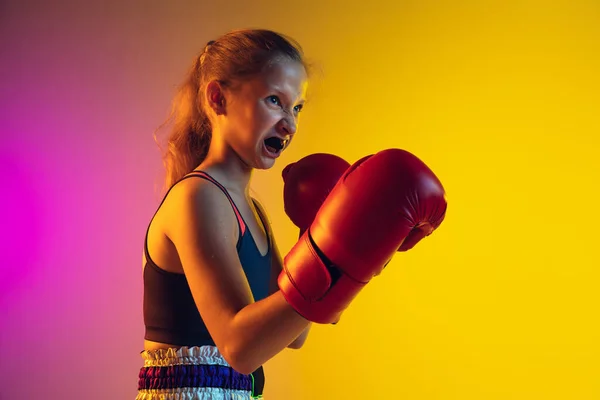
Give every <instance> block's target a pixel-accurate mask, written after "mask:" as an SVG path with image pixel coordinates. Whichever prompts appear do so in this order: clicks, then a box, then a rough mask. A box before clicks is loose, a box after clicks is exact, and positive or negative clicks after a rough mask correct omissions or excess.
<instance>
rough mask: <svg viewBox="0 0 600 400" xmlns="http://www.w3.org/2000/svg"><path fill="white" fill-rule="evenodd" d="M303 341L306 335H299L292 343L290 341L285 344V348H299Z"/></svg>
mask: <svg viewBox="0 0 600 400" xmlns="http://www.w3.org/2000/svg"><path fill="white" fill-rule="evenodd" d="M304 342H306V336H305V335H301V336H300V337H299V338H297V339H296V340H294V341H293V342H292V343H290V344H289V345H288V346H287V348H288V349H294V350H298V349H301V348H302V346H304Z"/></svg>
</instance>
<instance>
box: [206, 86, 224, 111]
mask: <svg viewBox="0 0 600 400" xmlns="http://www.w3.org/2000/svg"><path fill="white" fill-rule="evenodd" d="M206 101H207V104H208V107H210V108H211V109H212V110H213V111H214V113H215V114H216V115H223V114H225V93H224V92H223V88H222V87H221V85H220V84H219V82H217V81H210V82H209V83H208V85H206Z"/></svg>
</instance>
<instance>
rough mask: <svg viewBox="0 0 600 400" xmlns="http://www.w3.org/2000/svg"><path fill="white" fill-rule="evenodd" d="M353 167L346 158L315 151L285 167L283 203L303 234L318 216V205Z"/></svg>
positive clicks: (286, 211) (319, 205)
mask: <svg viewBox="0 0 600 400" xmlns="http://www.w3.org/2000/svg"><path fill="white" fill-rule="evenodd" d="M349 167H350V163H348V162H347V161H346V160H344V159H343V158H340V157H338V156H335V155H333V154H325V153H316V154H311V155H309V156H306V157H304V158H302V159H300V160H298V161H297V162H295V163H292V164H289V165H288V166H286V167H285V168H284V169H283V172H282V177H283V181H284V186H283V203H284V208H285V213H286V214H287V216H288V217H289V218H290V220H291V221H292V222H293V223H294V225H296V226H297V227H298V228H300V236H302V234H303V233H304V231H305V230H306V229H308V227H309V226H310V224H311V223H312V222H313V220H314V219H315V216H316V215H317V212H318V211H319V208H321V205H322V204H323V202H324V201H325V199H326V198H327V196H328V195H329V193H330V192H331V190H332V189H333V187H334V186H335V184H336V183H337V181H338V180H339V179H340V177H341V176H342V174H343V173H344V172H345V171H346V170H347V169H348V168H349Z"/></svg>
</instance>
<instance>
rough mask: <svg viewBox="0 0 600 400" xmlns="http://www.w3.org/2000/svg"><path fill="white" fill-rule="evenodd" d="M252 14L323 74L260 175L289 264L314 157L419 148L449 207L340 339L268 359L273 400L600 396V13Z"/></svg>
mask: <svg viewBox="0 0 600 400" xmlns="http://www.w3.org/2000/svg"><path fill="white" fill-rule="evenodd" d="M237 5H238V6H239V5H240V4H237ZM242 7H243V8H244V10H243V12H241V14H243V15H245V17H246V18H251V19H250V21H251V24H248V20H247V19H240V21H239V22H240V24H242V25H243V26H247V25H254V26H266V27H269V28H273V29H277V30H280V31H283V32H286V33H288V34H290V35H291V36H293V37H295V38H296V39H298V40H299V41H300V42H301V43H302V45H303V46H304V48H305V50H306V53H307V55H308V56H309V57H310V59H311V60H313V61H314V62H315V63H316V64H317V66H318V69H319V71H320V72H319V73H318V74H315V81H314V82H313V83H314V84H313V86H312V91H311V98H310V103H309V104H308V106H307V107H306V108H305V111H303V115H302V117H301V122H300V129H299V132H298V135H297V137H296V138H295V140H294V142H293V144H292V146H291V147H290V148H289V150H288V151H287V152H286V153H285V154H284V156H283V157H282V158H281V159H280V160H279V162H278V164H277V165H276V166H275V167H274V168H273V169H272V170H270V171H267V172H259V173H257V174H256V175H255V179H254V184H253V187H254V189H255V190H256V192H257V193H258V196H259V198H260V199H261V200H262V201H263V203H264V204H265V205H266V206H267V208H268V210H269V212H270V215H271V219H272V223H273V226H274V229H275V232H276V235H277V239H278V242H279V245H280V247H281V249H282V251H283V253H285V252H286V251H287V250H288V249H289V248H290V247H291V246H292V245H293V243H294V241H295V238H296V229H295V228H294V227H293V226H292V224H291V223H290V222H289V221H288V220H287V218H286V217H285V214H284V212H283V210H282V206H283V205H282V196H281V191H282V182H281V178H280V173H281V170H282V168H283V167H284V166H285V165H286V164H287V163H288V162H292V161H295V160H297V159H299V158H301V157H303V156H305V155H307V154H309V153H313V152H330V153H335V154H337V155H340V156H342V157H344V158H346V159H347V160H348V161H350V162H353V161H355V160H357V159H359V158H360V157H361V156H363V155H366V154H370V153H373V152H376V151H378V150H381V149H384V148H390V147H399V148H403V149H407V150H409V151H412V152H414V153H415V154H417V155H418V156H420V157H421V158H422V159H423V160H424V161H425V162H426V163H427V164H428V165H429V166H430V167H431V168H432V169H433V170H434V171H435V172H436V173H437V174H438V176H439V177H440V179H441V180H442V182H443V184H444V186H445V188H446V190H447V193H448V200H449V208H448V214H447V217H446V220H445V222H444V224H443V225H442V227H441V228H440V229H439V230H438V231H437V232H436V233H435V234H434V235H433V236H431V237H429V238H428V239H427V240H425V241H424V242H422V243H421V244H420V245H419V246H418V247H417V248H415V249H414V250H413V251H411V252H409V253H406V254H399V255H397V256H396V257H395V258H394V259H393V261H392V263H391V264H390V265H389V266H388V268H387V269H386V270H385V272H384V273H383V274H382V275H381V276H380V277H378V278H376V279H375V280H374V281H373V282H372V283H371V284H370V285H369V286H368V287H367V289H366V290H364V291H363V293H361V294H360V295H359V297H358V298H357V299H356V301H355V302H354V303H353V304H352V305H351V307H350V308H349V310H348V311H347V312H346V313H345V314H344V316H343V318H342V320H341V322H340V323H339V325H337V326H315V327H314V328H313V330H312V333H311V335H310V337H309V340H308V342H307V343H306V345H305V347H304V348H303V349H302V350H301V351H293V350H286V351H285V352H284V353H283V354H281V355H279V356H278V357H276V358H275V359H274V360H272V361H271V362H269V363H268V364H267V366H266V371H267V374H268V376H267V379H268V381H267V390H266V396H265V397H266V398H268V399H288V400H295V399H306V398H314V399H362V398H372V399H383V398H385V399H388V398H390V399H391V398H393V399H411V400H413V399H414V400H433V399H444V400H446V399H448V400H449V399H457V400H458V399H460V400H471V399H472V400H482V399H486V400H492V399H502V400H506V399H523V400H525V399H527V400H530V399H544V400H549V399H560V400H567V399H569V400H582V399H598V398H600V376H599V373H600V368H599V367H598V365H599V362H600V361H599V356H600V352H599V349H598V339H599V338H600V337H599V336H600V335H599V333H600V329H599V327H598V305H599V301H598V294H597V291H598V277H599V274H598V265H599V264H600V263H599V262H598V260H599V256H598V234H597V232H598V230H597V226H598V223H599V222H600V221H599V213H598V205H599V204H600V203H599V198H598V197H599V196H598V195H599V193H600V190H599V189H598V186H599V185H600V174H599V172H600V160H599V159H600V154H598V151H599V150H600V146H599V145H598V144H599V141H598V134H599V127H600V123H599V121H598V118H599V116H600V108H599V106H600V101H599V93H600V79H599V73H600V42H599V40H600V3H598V2H593V1H587V2H585V1H546V2H536V3H534V2H475V1H474V2H450V1H448V2H434V1H412V2H406V1H403V2H399V4H397V5H392V4H391V2H390V4H386V5H384V4H383V3H381V4H377V2H363V3H362V4H356V5H349V4H348V3H345V4H343V5H342V4H341V3H339V4H334V3H333V2H331V3H323V4H321V5H316V4H315V5H313V6H311V7H310V8H306V9H305V10H298V11H299V12H298V13H295V11H294V8H293V7H291V6H288V4H286V5H285V6H283V5H281V4H280V3H275V2H270V3H269V4H268V5H267V4H266V3H262V6H261V7H260V9H259V10H257V9H254V8H253V7H249V6H242ZM249 16H250V17H249ZM230 24H231V21H230ZM234 25H235V24H234Z"/></svg>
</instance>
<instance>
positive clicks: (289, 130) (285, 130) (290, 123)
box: [277, 115, 298, 135]
mask: <svg viewBox="0 0 600 400" xmlns="http://www.w3.org/2000/svg"><path fill="white" fill-rule="evenodd" d="M296 129H298V127H297V123H296V119H295V118H293V117H292V116H289V115H286V116H285V117H284V118H282V119H280V120H279V123H278V124H277V131H278V132H279V133H281V134H283V135H293V134H294V133H296Z"/></svg>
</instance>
